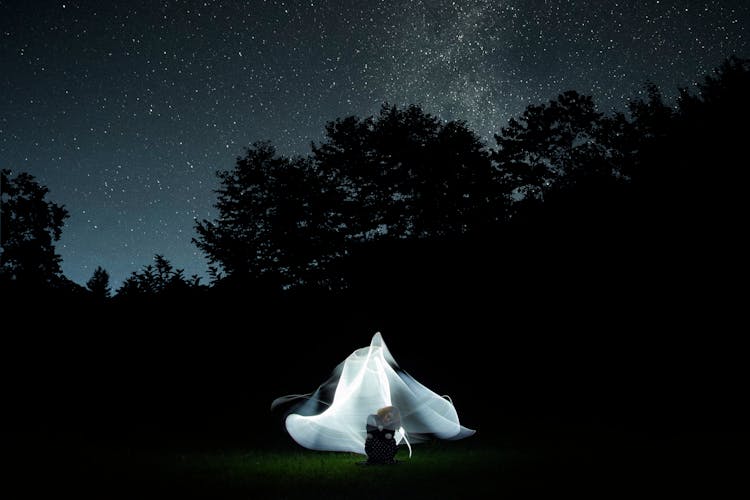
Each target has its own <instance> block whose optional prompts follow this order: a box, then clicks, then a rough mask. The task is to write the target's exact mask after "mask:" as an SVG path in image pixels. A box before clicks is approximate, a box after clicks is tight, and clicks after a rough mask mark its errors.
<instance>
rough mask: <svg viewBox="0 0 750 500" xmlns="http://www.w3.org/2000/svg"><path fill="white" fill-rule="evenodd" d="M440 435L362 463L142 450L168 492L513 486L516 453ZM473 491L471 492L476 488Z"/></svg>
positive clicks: (420, 492) (338, 493)
mask: <svg viewBox="0 0 750 500" xmlns="http://www.w3.org/2000/svg"><path fill="white" fill-rule="evenodd" d="M451 444H454V443H446V444H443V445H439V446H438V445H426V446H419V447H415V449H414V456H413V457H412V458H409V457H408V452H407V451H406V450H405V449H404V450H400V451H399V453H398V455H397V457H396V458H397V460H398V461H399V463H398V464H396V465H392V466H363V465H358V462H361V461H363V460H364V458H365V457H363V456H360V455H356V454H350V453H328V452H314V451H308V450H302V449H300V450H294V451H281V450H275V451H274V450H244V451H224V452H201V453H164V454H155V455H149V456H147V457H145V460H146V462H147V464H146V465H147V468H145V469H143V470H144V471H148V472H150V474H149V475H150V476H151V479H152V480H155V481H151V484H154V483H156V484H158V485H159V487H160V488H164V489H168V490H171V491H170V493H173V494H188V495H189V494H196V495H198V496H202V495H207V496H216V495H231V496H238V497H239V496H245V497H247V498H261V497H262V498H303V497H304V498H364V499H367V498H381V497H382V496H383V495H384V493H387V492H392V493H394V494H397V493H399V494H400V493H408V494H412V495H416V497H415V498H420V497H428V498H459V497H461V498H463V497H465V496H466V495H467V494H471V493H472V492H473V493H474V494H475V495H476V494H479V493H482V492H484V493H490V492H492V491H503V490H504V489H507V488H508V487H510V486H518V484H519V483H518V475H517V474H513V470H516V469H518V466H519V464H520V463H521V462H523V461H524V457H522V456H521V455H520V454H519V453H517V452H513V451H507V450H505V451H504V450H499V449H494V448H477V447H466V446H460V445H455V446H451ZM475 497H476V496H475Z"/></svg>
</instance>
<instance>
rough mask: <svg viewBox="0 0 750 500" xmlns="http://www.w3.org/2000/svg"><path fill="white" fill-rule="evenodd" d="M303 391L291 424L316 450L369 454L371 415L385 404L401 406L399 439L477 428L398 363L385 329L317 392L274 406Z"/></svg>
mask: <svg viewBox="0 0 750 500" xmlns="http://www.w3.org/2000/svg"><path fill="white" fill-rule="evenodd" d="M331 391H335V392H334V394H333V400H332V401H331V402H330V405H329V406H328V407H327V408H325V410H323V411H322V412H321V411H320V410H321V408H322V407H324V406H325V405H326V404H328V401H327V400H330V392H331ZM327 395H328V397H327ZM299 397H304V398H305V401H304V402H303V403H302V404H301V405H299V406H298V407H296V408H295V409H294V410H293V412H292V413H290V414H289V415H288V416H287V417H286V422H285V424H286V429H287V431H288V432H289V434H290V435H291V436H292V438H293V439H294V440H295V441H296V442H297V443H299V444H300V445H302V446H304V447H305V448H310V449H313V450H327V451H350V452H354V453H360V454H365V436H366V430H365V424H366V422H367V416H368V415H370V414H373V413H375V412H376V411H377V410H378V409H379V408H382V407H385V406H395V407H396V408H398V409H399V410H400V412H401V427H400V428H399V429H397V432H396V439H397V441H396V442H397V443H399V444H400V443H401V442H402V441H404V440H407V441H406V444H407V445H408V444H409V443H410V442H411V443H418V442H420V441H424V440H426V439H429V437H431V436H434V437H437V438H440V439H461V438H464V437H468V436H471V435H472V434H474V432H475V431H473V430H471V429H467V428H466V427H463V426H461V424H460V423H459V421H458V414H457V413H456V409H455V408H454V407H453V403H452V402H451V401H450V399H448V398H447V397H446V398H444V397H441V396H438V395H437V394H435V393H434V392H432V391H431V390H430V389H428V388H427V387H425V386H424V385H422V384H420V383H419V382H417V381H416V380H415V379H414V378H413V377H411V376H410V375H409V374H407V373H406V372H404V371H403V370H401V369H400V368H399V367H398V365H397V364H396V361H395V360H394V359H393V356H391V353H390V352H389V351H388V348H387V347H386V345H385V342H383V338H382V337H381V335H380V333H376V334H375V335H374V336H373V337H372V342H371V343H370V346H369V347H363V348H361V349H357V350H356V351H354V352H353V353H352V354H351V355H350V356H349V357H348V358H346V360H344V362H343V363H341V364H339V365H338V366H337V367H336V369H335V370H334V373H333V376H332V377H331V378H330V379H329V380H328V381H327V382H325V383H324V384H322V385H321V386H320V387H319V388H318V390H317V391H315V393H313V394H311V395H305V396H298V395H297V396H285V397H281V398H278V399H276V400H275V401H274V402H273V403H272V405H271V407H272V408H275V407H276V406H278V405H279V404H282V403H285V402H288V401H290V400H293V399H297V398H299ZM409 451H410V454H411V446H409Z"/></svg>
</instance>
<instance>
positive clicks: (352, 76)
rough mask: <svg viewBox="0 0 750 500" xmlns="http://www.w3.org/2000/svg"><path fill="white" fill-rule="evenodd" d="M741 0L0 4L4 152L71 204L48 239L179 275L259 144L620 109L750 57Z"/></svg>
mask: <svg viewBox="0 0 750 500" xmlns="http://www.w3.org/2000/svg"><path fill="white" fill-rule="evenodd" d="M749 23H750V3H749V2H744V1H721V0H714V1H698V0H695V1H691V0H688V1H667V0H661V1H642V2H640V1H639V2H624V1H621V2H614V1H605V0H601V1H596V0H591V1H563V0H547V1H542V0H536V1H535V0H527V1H522V0H510V1H486V0H474V1H458V0H457V1H444V0H435V1H411V0H394V1H376V0H367V1H364V0H331V1H322V0H308V1H305V2H299V1H247V2H244V1H216V2H213V1H162V2H157V1H136V0H132V1H127V2H124V1H123V2H102V1H97V2H87V1H81V2H76V1H60V2H48V1H43V0H42V1H34V2H20V1H18V2H16V1H10V2H9V1H3V2H0V36H1V37H2V38H1V39H0V167H2V168H10V169H12V170H14V171H27V172H30V173H32V174H33V175H35V176H37V178H38V179H39V181H40V182H41V183H43V184H45V185H47V186H48V187H49V188H50V190H51V194H50V197H51V199H53V200H54V201H57V202H58V203H62V204H64V205H65V206H66V208H67V209H68V210H69V211H70V215H71V217H70V219H69V220H68V221H67V224H66V227H65V229H64V232H63V237H62V240H61V241H60V242H59V244H58V251H59V253H60V254H61V255H62V256H63V259H64V262H63V269H64V272H65V274H66V275H67V276H68V277H69V278H71V279H73V280H74V281H77V282H79V283H83V282H85V281H86V280H87V279H88V278H89V277H90V276H91V273H92V272H93V269H94V268H95V267H96V266H98V265H101V266H103V267H104V268H105V269H107V270H108V271H109V272H110V274H111V275H112V279H113V282H114V283H115V285H117V284H118V283H119V282H120V281H121V280H122V279H123V278H125V277H126V276H127V275H128V274H129V273H130V272H131V271H134V270H136V269H139V268H140V267H142V266H143V265H145V264H147V263H149V262H150V261H151V259H152V257H153V255H154V254H155V253H161V254H164V255H165V256H166V257H167V258H168V259H170V260H171V261H172V262H173V263H174V264H175V265H177V266H178V267H181V268H185V270H186V272H187V274H188V275H189V274H193V273H197V274H204V272H205V268H206V262H205V260H204V259H203V257H202V255H201V254H200V252H198V251H197V249H196V248H195V247H194V246H193V245H192V244H191V243H190V239H191V237H192V236H193V235H194V231H193V224H194V223H193V220H194V218H196V217H197V218H211V217H212V216H213V211H212V207H211V205H212V203H213V202H214V200H215V196H214V193H213V192H212V190H213V189H215V188H216V187H217V183H216V179H215V176H214V172H215V171H216V170H217V169H226V168H231V167H232V166H233V162H234V158H235V157H236V156H238V155H240V154H242V151H243V147H245V146H247V145H249V144H250V143H252V142H253V141H256V140H261V139H270V140H272V141H273V142H274V143H275V144H276V145H277V147H278V148H279V150H280V151H282V152H284V153H289V154H294V153H302V154H304V153H306V152H307V151H308V150H309V143H310V141H319V140H320V139H321V137H322V130H323V126H324V124H325V123H326V122H327V121H329V120H332V119H335V118H337V117H342V116H347V115H351V114H355V115H358V116H366V115H369V114H372V113H374V112H376V111H377V109H378V108H379V106H380V105H381V104H382V103H383V102H386V101H387V102H390V103H394V104H408V103H418V104H421V105H422V106H423V107H424V108H425V109H426V110H427V111H429V112H431V113H434V114H436V115H438V116H440V117H441V118H444V119H463V120H466V121H467V122H468V123H469V125H470V126H471V127H473V128H474V129H475V130H476V131H477V132H478V133H479V134H480V135H481V136H482V137H483V138H484V139H485V140H486V141H487V143H488V145H489V146H492V145H493V143H492V135H493V133H496V132H498V131H499V129H500V127H501V126H503V125H504V124H505V123H506V121H507V119H508V118H509V117H511V116H514V115H517V114H518V113H520V112H521V111H522V110H523V109H524V108H525V106H527V105H528V104H530V103H539V102H542V101H544V100H547V99H550V98H553V97H554V96H555V95H557V94H558V93H560V92H562V91H564V90H567V89H571V88H572V89H576V90H579V91H581V92H584V93H588V94H592V95H593V96H594V97H595V98H596V100H597V102H598V104H599V106H600V109H601V110H602V111H605V112H606V111H610V110H612V109H624V107H625V105H626V102H627V99H629V98H633V97H637V96H638V94H639V92H641V91H642V87H643V84H644V82H646V81H647V80H650V81H653V82H655V83H657V84H658V85H660V86H661V87H662V88H663V89H664V91H665V94H667V95H674V93H675V91H676V89H677V87H680V86H686V87H689V86H692V85H695V83H696V82H697V81H700V79H701V77H702V75H703V74H705V73H706V72H708V71H710V70H711V68H713V67H715V66H717V65H718V64H720V63H721V61H722V60H723V59H724V58H726V57H728V56H730V55H732V54H736V55H738V56H742V57H748V56H750V51H749V50H748V33H747V30H748V25H749Z"/></svg>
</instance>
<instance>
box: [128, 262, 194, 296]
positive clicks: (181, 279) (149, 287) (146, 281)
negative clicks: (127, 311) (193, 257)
mask: <svg viewBox="0 0 750 500" xmlns="http://www.w3.org/2000/svg"><path fill="white" fill-rule="evenodd" d="M199 287H200V278H199V277H198V276H192V277H191V278H190V279H188V278H186V277H185V272H184V270H183V269H176V268H175V267H174V266H173V265H172V263H171V262H169V260H167V259H166V258H165V257H164V256H163V255H160V254H156V255H155V256H154V264H148V265H146V266H144V267H143V269H142V270H141V271H133V272H132V273H131V275H130V276H129V277H128V278H127V279H126V280H125V281H123V283H122V286H121V287H120V288H119V289H118V290H117V296H118V297H121V298H122V297H124V298H138V297H141V298H143V297H154V296H158V295H165V294H172V295H174V294H179V293H184V292H186V291H188V290H192V289H197V288H199Z"/></svg>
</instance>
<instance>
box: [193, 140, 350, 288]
mask: <svg viewBox="0 0 750 500" xmlns="http://www.w3.org/2000/svg"><path fill="white" fill-rule="evenodd" d="M217 175H218V177H219V179H220V181H221V187H220V188H219V189H218V190H217V193H218V201H217V203H216V208H217V209H218V211H219V217H218V219H216V220H215V221H208V220H203V221H201V222H197V223H196V230H197V232H198V237H197V238H195V239H194V240H193V241H194V242H195V244H196V245H197V246H198V248H200V249H201V250H203V251H204V252H205V253H206V255H207V256H208V258H209V261H210V263H211V264H214V265H216V264H218V265H221V267H222V268H223V269H224V270H225V271H226V273H227V274H228V275H230V276H232V277H234V278H240V279H255V280H262V281H264V282H266V283H267V284H269V286H272V287H275V288H287V287H294V286H300V285H309V286H323V287H336V286H337V285H336V283H335V281H336V279H337V278H336V276H335V274H334V273H331V272H327V271H329V269H328V268H329V264H330V263H331V262H333V261H335V260H336V259H337V258H338V257H339V256H340V252H341V251H342V249H341V245H340V244H339V240H340V238H341V233H340V227H339V226H340V224H339V223H338V222H337V219H338V215H337V213H338V212H337V211H338V210H339V209H340V202H339V201H338V191H336V189H334V187H333V186H332V185H331V184H330V179H329V178H328V177H326V176H325V175H324V173H323V172H322V171H321V170H320V169H319V168H318V167H317V166H316V165H315V164H314V163H312V162H311V161H309V160H308V159H306V158H287V157H284V156H280V155H277V153H276V150H275V148H274V147H273V146H272V145H271V144H270V143H268V142H258V143H255V144H254V145H253V146H252V147H251V148H248V149H247V151H246V155H245V156H244V157H242V158H238V159H237V163H236V166H235V168H234V169H233V170H224V171H220V172H218V174H217Z"/></svg>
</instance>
